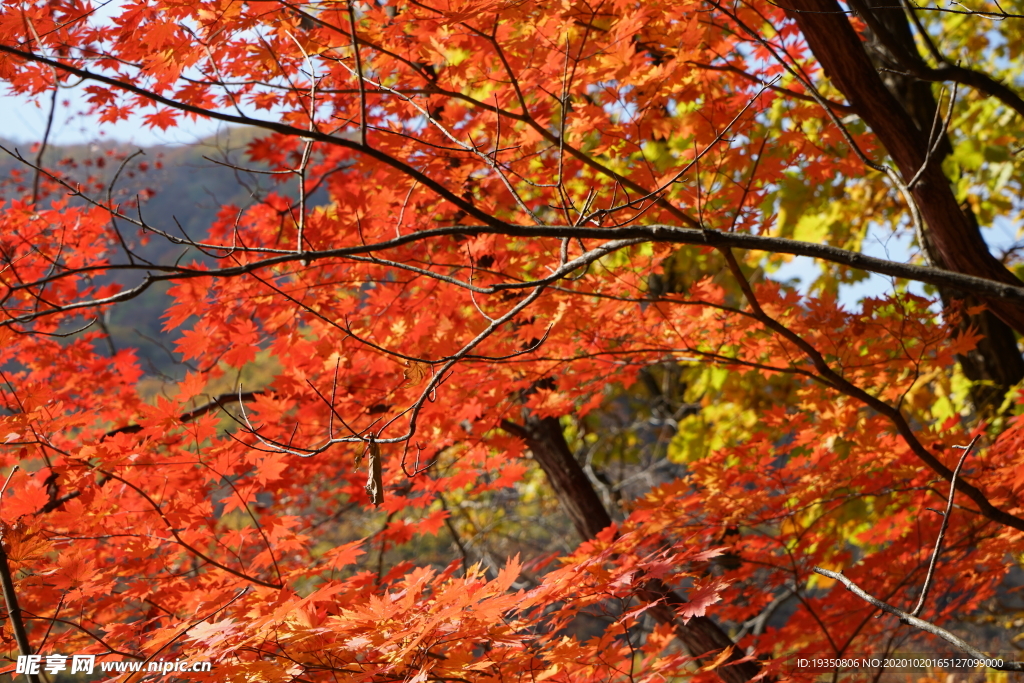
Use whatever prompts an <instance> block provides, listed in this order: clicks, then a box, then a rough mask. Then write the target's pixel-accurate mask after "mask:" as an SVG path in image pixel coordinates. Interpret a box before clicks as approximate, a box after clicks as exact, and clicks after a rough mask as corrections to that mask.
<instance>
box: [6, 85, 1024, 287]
mask: <svg viewBox="0 0 1024 683" xmlns="http://www.w3.org/2000/svg"><path fill="white" fill-rule="evenodd" d="M82 93H83V91H82V89H81V88H77V89H76V88H69V89H66V90H63V91H62V92H61V94H60V97H59V100H60V102H59V103H58V107H57V112H56V115H55V116H54V122H53V128H52V130H51V133H50V141H51V142H53V143H55V144H79V143H88V142H95V141H100V140H114V141H117V142H127V143H132V144H135V145H139V146H140V147H150V146H154V145H182V144H191V143H195V142H197V141H199V140H200V139H202V138H204V137H208V136H210V135H212V134H214V133H216V132H217V131H218V130H219V129H222V128H223V124H220V123H218V122H216V121H196V122H193V121H190V120H189V119H186V118H183V119H181V122H180V123H181V125H180V126H179V127H177V128H173V129H170V130H167V131H161V130H159V129H151V128H149V127H146V126H144V125H143V119H142V114H141V113H140V114H139V115H137V116H132V117H131V118H130V119H129V120H127V121H121V122H119V123H118V124H117V125H115V126H111V125H110V124H104V125H103V126H100V125H98V124H97V122H96V121H95V119H94V118H92V117H88V116H84V115H82V114H81V112H82V111H83V110H84V109H85V99H84V96H83V94H82ZM48 107H49V97H46V98H44V99H43V100H42V101H41V102H40V103H39V104H37V103H34V102H32V101H30V100H29V98H26V97H21V96H14V95H9V94H7V93H2V94H0V121H2V125H0V137H4V138H6V139H8V140H13V141H14V142H16V143H17V144H19V145H26V146H27V145H30V144H32V143H33V142H35V141H37V140H39V139H41V138H42V135H43V131H44V130H45V128H46V116H47V109H48ZM1004 227H1005V226H1004ZM986 233H987V234H986V237H987V238H988V240H989V243H990V244H997V245H1001V244H1007V243H1012V242H1013V235H1012V233H1013V231H1012V230H1002V231H998V230H995V229H992V230H987V231H986ZM1002 233H1006V234H1002ZM862 251H863V252H864V253H865V254H869V255H871V256H876V257H879V258H886V259H890V260H893V261H901V262H905V261H907V260H909V259H910V256H911V245H910V240H909V237H905V238H903V239H900V238H897V237H894V236H892V235H891V234H884V233H883V231H881V230H878V229H875V230H872V232H871V234H869V237H868V239H866V240H865V242H864V244H863V247H862ZM816 274H817V268H816V266H815V265H814V261H813V260H812V259H809V258H806V257H795V258H794V259H793V260H792V261H791V262H790V263H788V264H787V265H786V266H784V267H783V268H782V269H780V270H779V271H777V272H775V273H773V274H772V278H773V279H777V280H791V279H799V280H800V285H799V288H800V289H801V290H802V291H805V292H806V290H807V289H808V288H809V286H810V284H811V283H812V282H813V280H814V278H815V276H816ZM911 289H912V291H914V292H915V293H919V294H923V288H922V287H921V286H919V285H916V284H915V285H912V287H911ZM891 290H892V281H891V280H890V279H889V278H887V277H882V276H879V275H872V276H870V277H869V278H868V279H867V280H865V281H863V282H860V283H857V284H855V285H849V286H845V287H843V288H842V291H841V294H840V299H841V300H842V301H843V303H845V304H847V305H849V306H854V305H856V303H857V302H858V301H860V299H861V298H863V297H865V296H878V295H880V294H883V293H884V292H887V291H891Z"/></svg>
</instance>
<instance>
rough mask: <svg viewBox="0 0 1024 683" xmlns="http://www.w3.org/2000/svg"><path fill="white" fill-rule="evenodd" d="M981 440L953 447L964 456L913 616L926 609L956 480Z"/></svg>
mask: <svg viewBox="0 0 1024 683" xmlns="http://www.w3.org/2000/svg"><path fill="white" fill-rule="evenodd" d="M980 438H981V435H978V436H976V437H974V438H973V439H971V442H970V443H969V444H967V445H966V446H953V448H962V449H963V451H964V454H963V455H961V456H960V462H958V463H957V464H956V469H955V470H953V477H952V478H951V479H950V480H949V499H948V500H947V501H946V511H945V512H944V513H942V525H941V526H940V527H939V535H938V537H936V539H935V550H934V551H932V559H931V561H930V562H929V563H928V573H927V574H926V575H925V577H924V585H923V586H921V597H920V598H918V600H917V606H915V607H914V609H913V610H911V612H910V615H911V616H914V617H916V616H917V615H919V614H920V613H921V610H922V609H924V601H925V598H927V597H928V589H929V588H931V584H932V577H933V576H934V574H935V565H936V564H937V563H938V561H939V553H941V552H942V539H943V538H945V536H946V528H947V527H948V526H949V514H950V513H951V512H952V511H953V498H954V496H955V495H956V478H957V477H958V476H960V468H962V467H963V466H964V460H966V459H967V456H968V455H970V453H971V449H973V448H974V444H976V443H978V439H980Z"/></svg>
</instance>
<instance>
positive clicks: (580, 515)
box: [502, 416, 760, 683]
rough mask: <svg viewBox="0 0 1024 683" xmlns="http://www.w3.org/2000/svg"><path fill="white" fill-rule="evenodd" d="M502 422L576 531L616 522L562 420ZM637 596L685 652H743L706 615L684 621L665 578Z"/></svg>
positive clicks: (744, 675) (724, 674)
mask: <svg viewBox="0 0 1024 683" xmlns="http://www.w3.org/2000/svg"><path fill="white" fill-rule="evenodd" d="M502 427H503V428H504V429H505V430H506V431H508V432H510V433H512V434H515V435H516V436H518V437H520V438H522V439H523V440H524V441H525V442H526V444H527V446H529V448H530V452H531V453H532V454H533V459H534V460H536V461H537V464H538V465H540V467H541V469H542V470H544V474H545V475H546V476H547V478H548V481H549V482H551V487H552V488H553V489H554V490H555V495H556V496H557V498H558V502H559V503H560V504H561V506H562V508H563V509H564V510H565V511H566V514H568V515H569V518H570V519H571V520H572V523H573V526H574V527H575V528H576V531H577V533H579V535H580V536H582V537H583V538H584V539H592V538H594V537H595V536H596V535H597V534H598V532H600V531H601V530H602V529H604V528H606V527H608V526H610V525H611V523H612V519H611V516H610V515H609V514H608V510H607V509H605V507H604V504H603V503H602V502H601V498H600V496H598V494H597V491H595V490H594V486H593V485H592V484H591V483H590V479H588V478H587V475H586V473H585V472H584V471H583V468H582V467H580V465H579V463H578V462H576V458H575V457H574V456H573V454H572V450H571V449H570V448H569V444H568V443H567V442H566V440H565V434H564V433H563V432H562V427H561V425H560V424H559V423H558V420H557V419H555V418H553V417H544V418H540V417H536V416H529V417H527V418H526V420H525V424H523V425H517V424H513V423H511V422H508V421H505V422H503V423H502ZM638 593H639V597H640V598H641V599H643V600H646V601H649V602H658V604H657V605H656V606H655V607H653V608H652V609H651V610H650V611H649V614H651V615H652V616H653V617H654V618H655V619H656V620H657V621H658V622H659V623H662V624H670V625H671V626H672V628H673V630H674V632H675V634H676V637H677V638H678V639H679V641H680V642H681V643H682V644H683V645H684V646H685V647H686V649H687V651H688V652H689V653H690V654H691V655H693V656H695V657H700V656H701V655H704V654H706V653H709V654H717V653H718V652H721V651H722V650H724V649H725V648H727V647H732V648H733V653H732V655H731V657H730V658H729V661H730V662H734V661H736V660H739V659H741V658H742V657H743V653H742V652H740V651H739V649H738V648H736V644H735V643H733V642H732V639H731V638H729V635H728V634H727V633H725V631H723V630H722V629H721V627H720V626H719V625H718V624H716V623H715V622H714V621H713V620H712V619H710V618H708V617H694V618H692V619H690V620H689V621H688V622H686V623H684V622H683V620H682V619H681V618H679V617H678V616H677V614H676V608H677V607H679V606H682V605H685V604H686V600H684V599H683V598H682V596H680V595H679V594H678V593H677V592H675V591H673V590H671V589H670V588H669V587H668V586H666V585H665V584H664V583H662V582H661V581H648V582H647V583H646V584H645V586H644V588H643V590H641V591H639V592H638ZM759 671H760V667H759V666H758V665H757V664H756V663H754V662H743V663H740V664H733V665H726V666H723V667H721V668H719V669H717V670H716V673H717V674H718V676H719V677H720V678H721V679H722V680H723V681H725V683H744V682H745V681H749V680H752V679H754V678H755V677H756V676H757V675H758V673H759Z"/></svg>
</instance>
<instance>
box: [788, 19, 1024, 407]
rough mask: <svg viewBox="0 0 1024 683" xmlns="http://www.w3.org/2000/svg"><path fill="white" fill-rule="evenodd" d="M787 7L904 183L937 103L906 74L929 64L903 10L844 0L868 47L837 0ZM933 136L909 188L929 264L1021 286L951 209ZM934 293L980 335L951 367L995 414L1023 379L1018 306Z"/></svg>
mask: <svg viewBox="0 0 1024 683" xmlns="http://www.w3.org/2000/svg"><path fill="white" fill-rule="evenodd" d="M789 6H790V7H791V9H792V13H793V15H794V16H795V19H796V21H797V24H798V25H799V26H800V29H801V31H803V33H804V36H805V37H806V38H807V42H808V44H809V45H810V46H811V49H812V51H813V52H814V55H815V57H817V58H818V60H819V61H820V62H821V64H822V66H823V67H824V69H825V73H826V74H827V75H828V77H829V78H830V79H831V80H832V82H833V83H834V84H835V85H836V86H837V87H838V88H839V89H840V90H841V91H842V92H843V95H844V96H845V97H846V98H847V100H848V101H849V102H850V104H851V105H853V107H854V108H855V109H856V111H857V112H858V114H859V115H860V116H861V118H863V119H864V121H866V122H867V124H868V125H869V126H870V127H871V129H872V130H873V131H874V133H875V135H877V136H878V138H879V140H880V141H881V142H882V144H883V145H885V148H886V149H887V150H888V151H889V153H890V155H891V156H892V158H893V160H894V161H895V162H896V165H897V167H898V168H899V171H900V173H901V174H902V176H903V178H904V180H905V181H907V182H909V181H910V180H911V179H912V178H913V177H914V176H915V175H916V174H917V173H918V171H919V170H920V169H921V168H922V166H924V165H925V160H926V159H927V158H928V147H929V145H930V144H932V143H931V141H930V140H929V135H930V134H931V130H932V127H933V121H934V120H935V116H936V109H937V106H938V104H937V103H936V101H935V97H934V95H933V93H932V89H931V88H932V86H931V83H929V82H925V81H922V80H920V79H918V78H915V77H914V76H913V75H911V73H910V72H915V71H917V70H918V69H919V68H927V65H926V64H925V62H924V60H923V59H922V58H921V56H920V53H919V52H918V49H917V45H916V43H915V41H914V36H913V33H912V32H911V30H910V24H909V22H908V19H907V15H906V14H905V12H904V10H903V9H902V7H900V5H899V3H897V4H896V5H892V4H891V3H888V2H887V1H886V0H851V2H850V7H851V8H852V9H854V10H855V11H856V12H857V14H858V15H859V16H860V17H861V19H862V20H863V21H864V23H865V24H866V25H867V27H868V30H867V31H866V37H867V41H866V42H861V40H860V38H859V37H858V36H857V34H856V33H855V32H854V31H853V28H852V27H851V26H850V22H849V21H848V20H847V19H846V17H845V15H844V14H843V13H842V10H841V8H840V7H839V5H838V4H837V3H836V2H835V0H794V1H793V2H790V3H789ZM876 67H877V68H879V69H882V71H881V72H879V70H878V69H876ZM939 123H941V117H940V119H939ZM936 132H937V133H938V135H939V136H940V137H939V138H937V139H936V142H937V144H935V145H934V152H933V154H932V155H931V158H930V159H929V160H928V162H927V168H925V170H924V172H923V173H922V174H921V178H920V180H919V181H918V182H917V183H916V184H915V186H914V187H913V188H912V193H913V195H914V198H915V200H916V202H917V205H918V207H919V208H920V210H921V214H922V217H923V219H924V222H925V231H924V235H922V236H921V237H922V239H923V241H924V244H922V245H921V248H922V249H924V250H925V253H926V254H928V256H929V258H930V259H931V261H932V262H933V263H934V264H935V265H936V266H939V267H942V268H946V269H948V270H953V271H957V272H961V273H969V274H971V275H978V276H980V277H987V278H990V279H993V280H999V281H1002V282H1009V283H1012V284H1015V285H1018V286H1019V285H1020V284H1021V283H1020V281H1019V280H1017V278H1016V277H1015V276H1014V275H1013V274H1012V273H1011V272H1010V271H1009V270H1007V269H1006V267H1005V266H1003V264H1001V263H1000V262H999V261H998V260H997V259H996V258H995V257H994V256H992V254H991V252H990V251H989V249H988V245H987V244H985V240H984V238H983V237H982V234H981V230H980V228H979V226H978V222H977V220H976V218H975V216H974V214H973V212H972V211H971V209H970V207H967V206H963V207H961V206H960V205H958V204H957V201H956V196H955V195H954V193H953V189H952V187H951V186H950V183H949V180H948V179H947V178H946V177H945V175H944V174H943V171H942V160H943V159H944V158H945V157H946V156H948V155H949V154H950V153H951V152H952V146H951V144H950V142H949V139H948V136H947V135H946V134H945V132H944V131H941V129H939V127H937V131H936ZM940 294H941V295H942V299H943V304H944V307H945V308H946V309H947V310H950V307H951V305H952V304H954V302H956V304H955V308H958V309H960V310H959V313H960V314H961V321H962V323H961V329H964V330H965V329H967V328H968V327H969V326H973V327H974V328H975V329H976V330H977V331H978V332H979V333H980V334H982V335H983V338H982V339H981V340H980V341H979V342H978V345H977V347H976V348H975V349H974V350H973V351H971V352H969V353H967V354H965V355H961V356H958V361H959V362H960V366H961V368H962V369H963V372H964V375H965V376H966V377H967V378H968V379H970V380H972V381H974V382H978V384H976V385H975V388H974V390H973V391H972V396H971V398H972V401H973V403H974V405H975V408H976V409H978V410H986V409H987V410H992V409H994V408H997V407H998V406H999V404H1000V403H1001V402H1002V398H1003V396H1004V395H1005V393H1006V392H1007V391H1008V390H1009V389H1010V387H1012V386H1014V385H1015V384H1017V383H1018V382H1020V381H1021V380H1024V357H1022V356H1021V353H1020V350H1019V349H1018V347H1017V340H1016V336H1015V335H1014V330H1016V331H1017V332H1021V333H1024V309H1022V308H1021V307H1020V306H1019V305H1018V304H1013V303H1010V302H1006V301H1000V300H994V299H988V300H985V299H980V298H977V297H974V296H973V295H971V293H970V292H954V291H948V290H942V291H941V292H940ZM979 303H984V304H986V305H987V306H988V308H989V310H987V311H983V312H981V313H979V314H975V315H971V316H969V315H967V313H966V310H967V309H968V308H970V307H972V306H977V305H978V304H979Z"/></svg>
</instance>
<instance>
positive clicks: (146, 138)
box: [0, 88, 222, 147]
mask: <svg viewBox="0 0 1024 683" xmlns="http://www.w3.org/2000/svg"><path fill="white" fill-rule="evenodd" d="M83 92H84V91H83V90H82V88H66V89H62V90H61V93H60V96H59V97H58V100H59V102H58V106H57V112H56V114H55V116H54V119H53V128H52V130H51V132H50V141H51V142H53V143H55V144H77V143H83V142H95V141H97V140H116V141H117V142H129V143H133V144H136V145H139V146H140V147H150V146H153V145H181V144H190V143H194V142H196V141H197V140H200V139H202V138H204V137H207V136H209V135H212V134H213V133H215V132H217V130H218V127H220V126H221V125H222V124H218V123H217V122H216V121H197V122H192V121H190V120H188V119H182V120H181V125H180V126H179V127H177V128H172V129H170V130H167V131H161V130H159V129H151V128H148V127H146V126H143V125H142V121H143V119H142V115H141V113H140V114H139V115H137V116H132V117H131V118H130V119H129V120H127V121H121V122H119V123H118V124H117V125H116V126H111V125H110V124H109V123H108V124H104V125H103V126H102V129H101V127H100V126H99V125H98V124H97V123H96V120H95V118H93V117H88V116H84V115H82V114H81V112H82V111H83V110H84V109H85V97H84V95H83ZM49 106H50V97H49V95H47V96H45V97H44V98H42V99H41V100H40V102H39V103H38V104H37V103H34V102H32V101H31V100H30V99H29V98H27V97H22V96H17V95H10V94H8V93H7V92H6V91H5V92H3V93H0V121H2V124H0V137H3V138H6V139H8V140H13V141H15V142H17V143H19V144H31V143H33V142H36V141H38V140H41V139H42V137H43V132H44V131H45V130H46V117H47V113H48V110H49ZM151 112H152V110H147V113H151Z"/></svg>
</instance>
